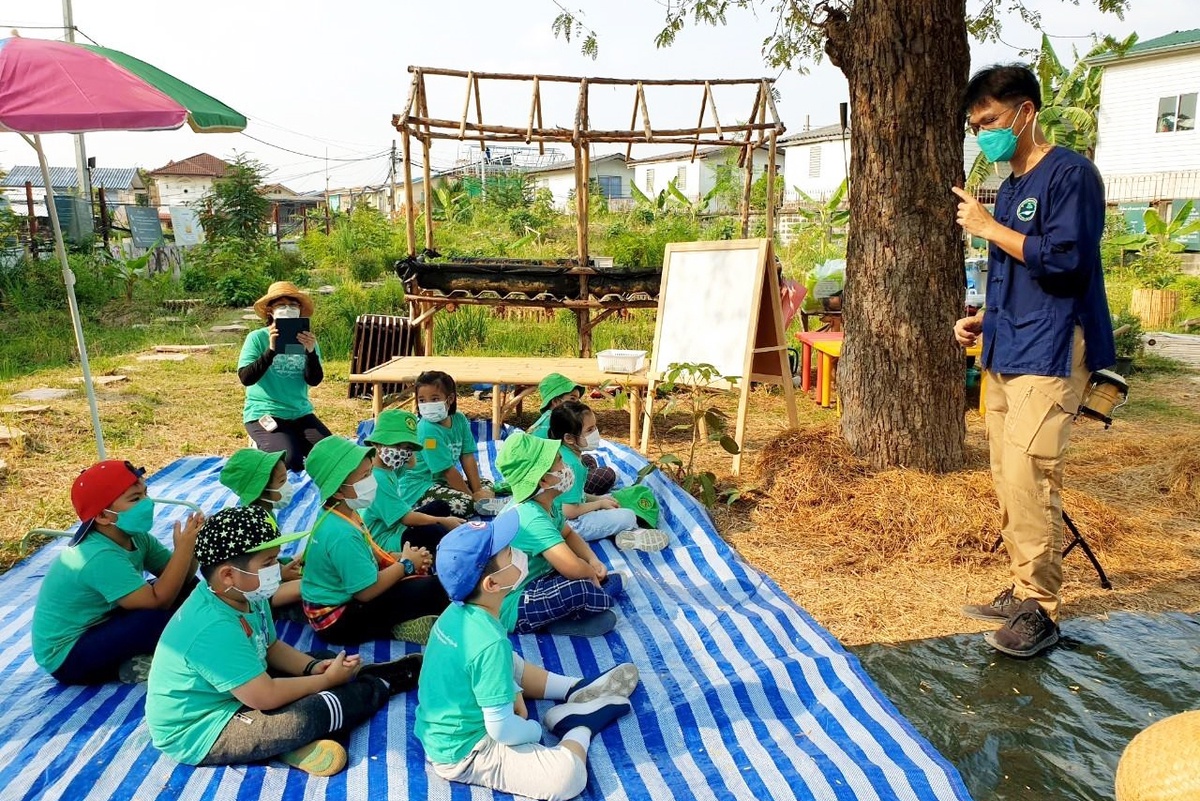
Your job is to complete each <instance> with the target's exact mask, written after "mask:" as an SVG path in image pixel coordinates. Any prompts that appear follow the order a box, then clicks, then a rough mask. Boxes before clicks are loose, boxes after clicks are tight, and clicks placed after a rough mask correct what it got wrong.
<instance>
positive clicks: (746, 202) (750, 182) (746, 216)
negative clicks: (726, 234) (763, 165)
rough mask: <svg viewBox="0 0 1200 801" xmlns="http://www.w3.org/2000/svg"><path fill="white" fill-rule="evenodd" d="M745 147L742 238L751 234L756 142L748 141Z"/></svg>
mask: <svg viewBox="0 0 1200 801" xmlns="http://www.w3.org/2000/svg"><path fill="white" fill-rule="evenodd" d="M747 138H749V137H747ZM745 147H746V149H745V159H746V181H745V183H744V184H743V186H742V239H746V238H747V237H749V236H750V192H751V190H753V188H754V143H753V142H752V141H751V142H746V146H745Z"/></svg>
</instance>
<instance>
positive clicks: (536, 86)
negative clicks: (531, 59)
mask: <svg viewBox="0 0 1200 801" xmlns="http://www.w3.org/2000/svg"><path fill="white" fill-rule="evenodd" d="M541 91H542V84H541V79H539V78H538V77H537V76H534V78H533V100H532V101H530V103H529V129H528V133H527V134H526V135H525V143H526V144H529V143H530V142H532V141H533V118H534V115H535V114H536V113H537V107H538V95H539V94H541ZM538 127H539V128H540V127H542V126H541V124H540V123H539V124H538Z"/></svg>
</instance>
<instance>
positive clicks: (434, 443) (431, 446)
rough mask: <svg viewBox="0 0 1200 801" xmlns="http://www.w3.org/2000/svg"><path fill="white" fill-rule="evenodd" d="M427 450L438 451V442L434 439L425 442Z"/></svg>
mask: <svg viewBox="0 0 1200 801" xmlns="http://www.w3.org/2000/svg"><path fill="white" fill-rule="evenodd" d="M425 450H427V451H433V450H437V440H436V439H433V438H432V437H431V438H430V439H427V440H425Z"/></svg>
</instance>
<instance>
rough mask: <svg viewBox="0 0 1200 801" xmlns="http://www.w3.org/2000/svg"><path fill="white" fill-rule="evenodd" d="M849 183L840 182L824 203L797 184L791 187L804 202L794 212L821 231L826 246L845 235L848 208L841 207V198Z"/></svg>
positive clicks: (844, 180) (843, 180)
mask: <svg viewBox="0 0 1200 801" xmlns="http://www.w3.org/2000/svg"><path fill="white" fill-rule="evenodd" d="M848 187H849V183H848V181H847V180H846V179H842V183H841V184H840V185H839V186H838V188H837V189H835V190H834V192H833V194H832V195H830V196H829V200H826V201H825V202H824V203H822V202H821V201H819V200H817V199H816V198H814V197H812V196H811V195H809V194H807V193H806V192H805V191H804V190H802V189H801V188H800V187H798V186H794V187H792V188H793V189H795V190H796V194H797V195H798V196H799V197H800V200H801V201H803V203H804V204H806V205H802V206H800V207H798V208H797V209H796V213H797V214H799V215H800V216H801V217H803V218H804V220H805V222H806V224H807V226H808V227H811V228H817V229H819V230H820V231H821V239H822V243H823V244H824V245H825V246H826V247H828V246H829V245H830V244H832V243H833V242H834V240H836V239H841V238H842V237H843V236H845V233H844V231H845V228H846V225H847V224H848V223H849V222H850V210H849V209H844V208H842V199H843V198H845V196H846V191H847V188H848Z"/></svg>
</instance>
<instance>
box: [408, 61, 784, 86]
mask: <svg viewBox="0 0 1200 801" xmlns="http://www.w3.org/2000/svg"><path fill="white" fill-rule="evenodd" d="M418 70H419V71H421V72H424V73H425V74H426V75H437V76H441V77H445V78H470V77H474V76H479V78H480V79H482V80H485V81H528V80H532V79H533V78H537V79H539V80H541V81H545V82H548V83H579V82H580V81H582V80H583V79H584V76H581V75H547V74H543V73H509V72H475V71H466V70H453V69H444V68H441V67H420V66H416V65H410V66H409V68H408V71H409V72H416V71H418ZM587 80H588V81H589V82H591V84H592V85H593V86H635V85H637V84H639V83H641V84H645V85H646V86H701V85H703V84H705V83H709V84H712V85H713V86H736V85H739V84H741V85H754V84H758V83H760V82H761V81H763V80H772V79H770V78H766V79H764V78H762V77H757V78H715V79H709V80H705V79H703V78H642V79H639V78H588V79H587Z"/></svg>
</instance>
